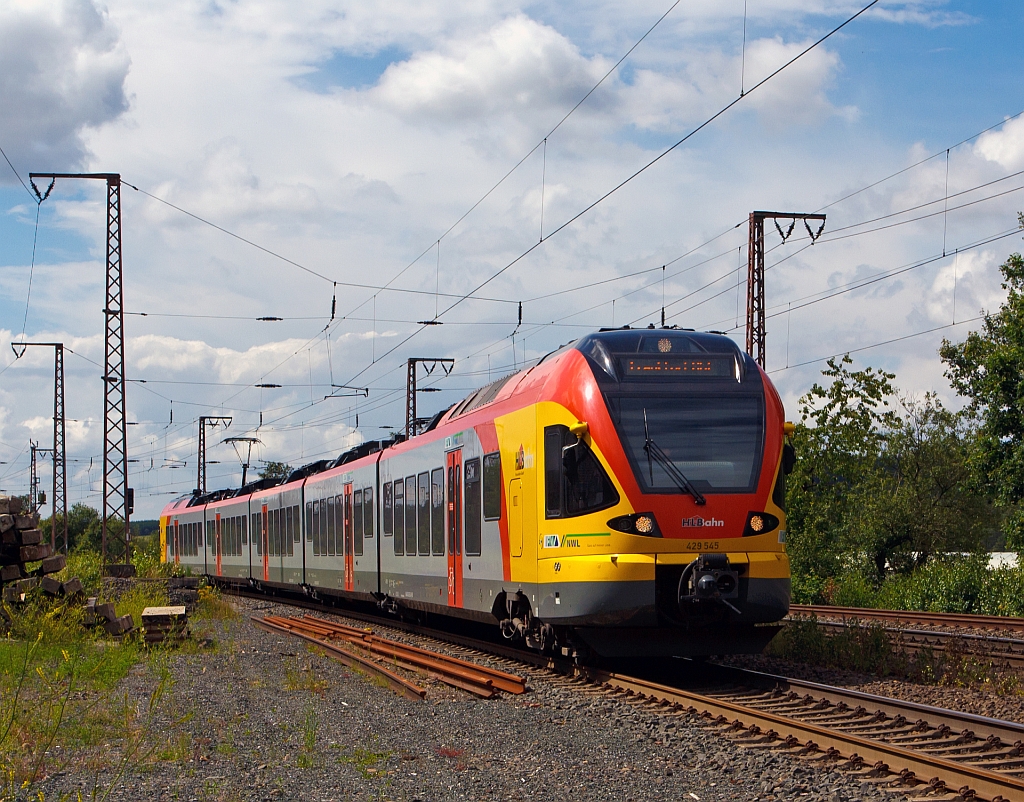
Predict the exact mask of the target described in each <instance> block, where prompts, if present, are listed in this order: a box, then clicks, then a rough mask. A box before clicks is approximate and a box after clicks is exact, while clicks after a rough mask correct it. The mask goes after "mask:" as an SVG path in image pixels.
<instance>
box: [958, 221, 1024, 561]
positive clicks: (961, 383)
mask: <svg viewBox="0 0 1024 802" xmlns="http://www.w3.org/2000/svg"><path fill="white" fill-rule="evenodd" d="M1020 219H1021V225H1022V227H1024V215H1022V216H1021V218H1020ZM999 269H1000V271H1001V272H1002V274H1003V281H1002V285H1003V289H1005V290H1006V291H1007V298H1006V301H1005V302H1004V303H1003V304H1002V305H1001V306H1000V307H999V311H998V312H995V313H990V314H987V315H985V321H984V324H983V325H982V330H981V331H980V332H977V331H972V332H971V333H970V334H968V335H967V339H966V340H964V342H962V343H958V344H954V343H951V342H949V341H948V340H943V342H942V347H941V349H940V350H939V354H940V356H941V357H942V361H943V362H945V363H946V376H947V378H948V379H949V380H950V383H951V384H952V385H953V387H954V389H956V391H957V392H958V393H960V394H961V395H963V396H965V397H967V398H968V399H970V405H969V407H968V410H969V412H970V413H971V414H973V415H975V416H976V417H977V420H978V422H979V424H980V427H979V432H978V444H977V449H976V451H975V456H974V463H973V467H974V469H975V472H976V475H977V478H978V481H979V482H980V483H981V484H982V485H983V486H984V487H985V488H987V489H988V491H989V492H991V493H992V494H993V496H994V497H995V499H996V502H997V503H998V504H999V505H1001V506H1003V507H1007V508H1009V510H1010V514H1009V515H1008V517H1007V521H1006V525H1005V529H1006V533H1007V543H1008V544H1009V545H1010V546H1011V547H1012V548H1016V549H1017V550H1018V551H1024V511H1022V509H1021V502H1022V501H1024V259H1022V258H1021V255H1020V254H1019V253H1014V254H1011V255H1010V257H1009V258H1008V259H1007V260H1006V262H1005V263H1004V264H1003V265H1001V266H1000V268H999Z"/></svg>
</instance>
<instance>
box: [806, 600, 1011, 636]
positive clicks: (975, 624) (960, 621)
mask: <svg viewBox="0 0 1024 802" xmlns="http://www.w3.org/2000/svg"><path fill="white" fill-rule="evenodd" d="M789 613H790V615H791V616H793V615H797V616H811V615H814V616H817V617H818V618H821V617H826V618H841V619H850V618H856V619H858V620H860V621H865V620H872V621H892V622H894V623H908V624H924V625H933V626H946V627H964V628H967V629H996V630H1000V629H1001V630H1007V631H1018V632H1024V618H1014V617H1011V616H1002V615H970V614H967V613H927V612H920V611H913V610H875V609H871V608H867V607H833V606H827V605H819V604H793V605H790V608H789Z"/></svg>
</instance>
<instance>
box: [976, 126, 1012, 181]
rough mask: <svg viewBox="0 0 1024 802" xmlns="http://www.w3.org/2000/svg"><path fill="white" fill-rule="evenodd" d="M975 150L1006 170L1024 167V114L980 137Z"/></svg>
mask: <svg viewBox="0 0 1024 802" xmlns="http://www.w3.org/2000/svg"><path fill="white" fill-rule="evenodd" d="M974 152H975V153H976V154H977V155H979V156H981V157H982V158H983V159H987V160H988V161H990V162H995V163H996V164H998V165H999V166H1000V167H1002V168H1004V169H1006V170H1019V169H1021V168H1022V167H1024V116H1021V117H1017V118H1015V119H1013V120H1010V121H1008V122H1007V123H1006V124H1005V125H1004V126H1003V127H1002V128H998V129H996V130H995V131H988V132H986V133H984V134H982V135H981V136H980V137H979V138H978V143H977V144H976V145H975V146H974Z"/></svg>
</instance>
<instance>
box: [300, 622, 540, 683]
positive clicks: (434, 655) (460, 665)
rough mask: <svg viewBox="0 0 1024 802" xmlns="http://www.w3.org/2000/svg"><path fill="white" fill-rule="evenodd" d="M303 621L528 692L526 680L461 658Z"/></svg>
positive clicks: (337, 626) (350, 629) (351, 629)
mask: <svg viewBox="0 0 1024 802" xmlns="http://www.w3.org/2000/svg"><path fill="white" fill-rule="evenodd" d="M302 620H303V621H306V622H310V623H315V624H316V625H318V626H322V627H326V628H328V629H331V630H332V631H335V632H338V633H339V634H347V633H352V634H350V635H348V637H356V633H358V634H359V636H360V637H361V638H362V640H364V641H366V642H369V643H375V644H378V645H380V646H383V647H386V648H389V649H390V648H395V647H397V648H400V649H401V650H402V652H403V653H405V654H408V655H415V656H418V657H421V658H425V659H427V660H440V661H443V662H444V663H445V664H446V665H448V666H451V667H452V668H453V669H458V670H460V671H468V672H472V673H473V674H476V675H479V676H481V677H483V678H484V679H485V680H486V681H487V682H489V683H491V684H492V685H493V686H494V687H495V688H498V689H499V690H503V691H506V692H507V693H513V694H520V693H525V692H526V680H525V679H524V678H523V677H520V676H518V675H516V674H509V673H507V672H505V671H499V670H498V669H496V668H490V667H489V666H482V665H479V664H477V663H473V662H471V661H469V660H462V659H461V658H458V657H452V656H451V655H447V654H441V653H440V652H434V651H431V650H429V649H422V648H420V647H419V646H413V645H411V644H408V643H399V642H398V641H393V640H390V639H388V638H383V637H381V636H380V635H376V634H374V633H372V632H365V631H363V630H358V629H355V628H354V627H349V626H346V625H345V624H338V623H335V622H333V621H326V620H325V619H322V618H315V617H313V616H311V615H305V616H303V619H302Z"/></svg>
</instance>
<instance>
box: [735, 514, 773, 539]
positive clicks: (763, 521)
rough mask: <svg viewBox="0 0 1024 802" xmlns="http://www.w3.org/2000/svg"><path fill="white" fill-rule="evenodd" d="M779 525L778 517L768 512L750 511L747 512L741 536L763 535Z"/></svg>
mask: <svg viewBox="0 0 1024 802" xmlns="http://www.w3.org/2000/svg"><path fill="white" fill-rule="evenodd" d="M778 526H779V519H778V518H776V517H775V516H774V515H772V514H771V513H770V512H751V513H748V514H747V524H746V526H744V527H743V537H750V536H752V535H763V534H765V533H766V532H771V531H773V530H775V529H777V528H778Z"/></svg>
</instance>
